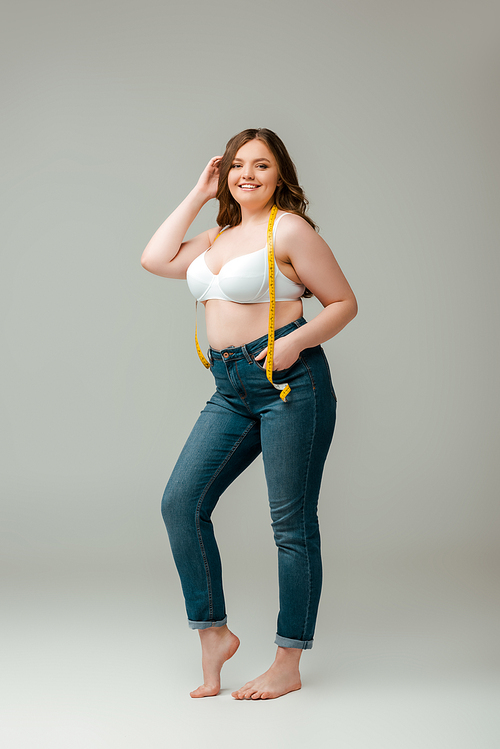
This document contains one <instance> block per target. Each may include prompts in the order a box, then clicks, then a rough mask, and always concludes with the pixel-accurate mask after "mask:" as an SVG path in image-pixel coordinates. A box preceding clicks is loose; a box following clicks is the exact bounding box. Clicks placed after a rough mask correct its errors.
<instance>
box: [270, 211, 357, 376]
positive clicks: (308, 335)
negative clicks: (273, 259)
mask: <svg viewBox="0 0 500 749" xmlns="http://www.w3.org/2000/svg"><path fill="white" fill-rule="evenodd" d="M279 228H280V232H279V259H280V260H281V261H283V262H286V263H289V264H290V265H291V266H292V268H293V270H294V271H295V273H296V274H297V276H298V277H299V279H300V281H301V282H302V283H303V284H304V285H305V286H306V287H307V288H308V289H309V290H310V291H312V293H313V294H314V296H316V297H317V298H318V299H319V301H320V302H321V304H322V305H323V307H324V309H323V310H322V311H321V312H320V313H319V315H317V316H316V317H315V318H313V319H312V320H311V321H310V322H308V323H306V325H302V326H301V327H300V328H297V330H294V331H293V333H290V334H289V335H287V336H284V337H283V338H279V339H278V340H277V341H276V343H275V349H274V361H273V364H274V369H276V370H278V369H286V368H287V367H290V366H291V365H292V364H293V363H294V362H295V361H296V359H297V358H298V356H299V354H300V352H301V351H303V350H304V349H306V348H311V347H312V346H317V345H318V344H320V343H324V342H325V341H328V340H329V339H330V338H333V336H335V335H337V333H339V332H340V331H341V330H342V328H344V327H345V326H346V325H347V323H348V322H350V321H351V320H352V319H353V318H354V317H355V316H356V314H357V311H358V305H357V301H356V297H355V296H354V293H353V291H352V289H351V287H350V286H349V283H348V282H347V279H346V277H345V276H344V274H343V273H342V271H341V269H340V266H339V264H338V263H337V261H336V259H335V257H334V255H333V253H332V251H331V249H330V247H329V246H328V245H327V243H326V242H325V241H324V239H322V238H321V237H320V235H319V234H318V233H317V232H315V231H314V229H313V228H312V227H311V226H310V224H308V223H307V221H305V220H304V219H302V218H301V217H300V216H294V215H292V216H289V217H288V218H287V220H286V221H282V222H280V227H279Z"/></svg>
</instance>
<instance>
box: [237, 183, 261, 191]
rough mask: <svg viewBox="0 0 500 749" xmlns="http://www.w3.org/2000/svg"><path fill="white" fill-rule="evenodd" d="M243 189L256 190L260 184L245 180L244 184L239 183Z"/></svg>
mask: <svg viewBox="0 0 500 749" xmlns="http://www.w3.org/2000/svg"><path fill="white" fill-rule="evenodd" d="M238 187H239V188H240V189H241V190H256V189H257V188H258V187H260V185H253V184H251V183H250V182H244V183H243V184H242V185H238Z"/></svg>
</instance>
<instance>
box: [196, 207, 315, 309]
mask: <svg viewBox="0 0 500 749" xmlns="http://www.w3.org/2000/svg"><path fill="white" fill-rule="evenodd" d="M290 215H293V214H290V213H282V214H281V215H280V216H278V218H277V219H276V221H275V222H274V228H273V242H274V240H275V236H276V227H277V226H278V223H279V222H280V220H281V218H282V217H283V216H290ZM227 228H228V227H227V226H225V227H224V229H222V231H224V230H225V229H227ZM212 246H213V245H212ZM209 249H210V247H209V248H208V249H207V250H205V252H203V253H202V254H201V255H198V257H197V258H195V259H194V260H193V262H192V263H191V265H190V266H189V268H188V269H187V273H186V278H187V282H188V286H189V290H190V292H191V294H192V295H193V296H194V297H195V299H196V300H197V301H198V302H206V301H207V300H208V299H223V300H225V301H228V302H239V303H240V304H255V303H257V302H269V266H268V255H267V246H266V247H263V248H262V249H261V250H257V251H256V252H250V253H247V254H246V255H241V256H240V257H235V258H233V259H232V260H229V261H228V262H227V263H225V265H223V266H222V268H221V269H220V271H219V273H212V271H211V270H210V268H209V267H208V265H207V263H206V260H205V255H206V253H207V252H208V250H209ZM274 275H275V279H274V280H275V287H276V301H277V302H292V301H296V300H297V299H300V297H301V296H302V294H303V293H304V291H305V288H306V287H305V286H304V285H303V284H298V283H295V281H291V280H290V279H289V278H287V277H286V276H285V275H284V274H283V273H282V272H281V271H280V269H279V267H278V264H277V263H275V274H274Z"/></svg>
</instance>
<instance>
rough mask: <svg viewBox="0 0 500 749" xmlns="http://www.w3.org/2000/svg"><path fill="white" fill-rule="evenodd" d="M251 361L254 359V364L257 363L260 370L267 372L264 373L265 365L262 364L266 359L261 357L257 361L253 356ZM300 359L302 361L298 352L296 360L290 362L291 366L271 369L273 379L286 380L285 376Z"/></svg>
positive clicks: (277, 380)
mask: <svg viewBox="0 0 500 749" xmlns="http://www.w3.org/2000/svg"><path fill="white" fill-rule="evenodd" d="M253 361H254V364H256V365H257V367H258V368H259V369H261V370H262V371H263V372H264V374H267V373H266V367H265V366H264V364H263V362H265V361H266V359H262V360H260V361H257V360H256V359H255V358H254V360H253ZM301 361H302V359H301V355H300V354H299V356H298V358H297V359H296V360H295V361H294V363H293V364H292V365H291V366H289V367H287V368H286V369H273V380H275V381H276V382H279V381H280V380H286V379H287V377H288V376H289V375H290V373H291V371H292V370H293V369H294V368H295V367H296V366H297V365H298V364H300V362H301Z"/></svg>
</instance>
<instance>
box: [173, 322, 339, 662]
mask: <svg viewBox="0 0 500 749" xmlns="http://www.w3.org/2000/svg"><path fill="white" fill-rule="evenodd" d="M305 322H306V321H305V320H304V318H300V319H299V320H296V321H294V322H292V323H290V324H289V325H286V326H284V327H283V328H280V329H278V330H277V331H276V334H275V335H276V338H280V337H281V336H284V335H287V334H288V333H290V332H291V331H292V330H295V329H296V328H297V327H299V326H300V325H304V324H305ZM266 346H267V336H263V337H262V338H259V339H257V340H255V341H252V342H251V343H247V344H246V345H244V346H241V347H238V348H235V347H232V346H231V347H229V348H227V349H223V350H221V351H216V350H214V349H210V350H209V360H210V364H211V371H212V374H213V376H214V378H215V383H216V387H217V389H216V391H215V393H214V394H213V396H212V397H211V398H210V400H209V401H208V402H207V404H206V406H205V408H204V409H203V411H202V412H201V414H200V416H199V418H198V420H197V422H196V424H195V426H194V428H193V430H192V432H191V434H190V436H189V437H188V440H187V442H186V444H185V446H184V449H183V450H182V452H181V455H180V456H179V459H178V461H177V463H176V465H175V468H174V470H173V472H172V475H171V477H170V479H169V482H168V484H167V487H166V489H165V493H164V495H163V501H162V515H163V519H164V521H165V525H166V528H167V532H168V536H169V540H170V545H171V548H172V553H173V556H174V561H175V564H176V567H177V570H178V572H179V576H180V579H181V585H182V590H183V593H184V598H185V602H186V611H187V616H188V623H189V626H190V627H191V628H192V629H205V628H207V627H218V626H222V625H223V624H225V623H226V621H227V616H226V609H225V603H224V594H223V588H222V568H221V561H220V557H219V551H218V548H217V543H216V541H215V536H214V531H213V526H212V521H211V519H210V518H211V514H212V512H213V510H214V508H215V506H216V504H217V501H218V499H219V497H220V495H221V494H222V492H224V491H225V490H226V489H227V487H228V486H229V485H230V484H231V482H232V481H234V479H235V478H236V477H237V476H239V475H240V474H241V472H242V471H243V470H244V469H245V468H247V466H249V465H250V463H252V461H253V460H255V458H256V457H257V456H258V455H259V453H261V452H262V457H263V461H264V469H265V476H266V482H267V488H268V494H269V505H270V510H271V519H272V528H273V533H274V540H275V543H276V546H277V548H278V578H279V605H280V609H279V615H278V623H277V635H276V640H275V642H276V644H277V645H280V646H282V647H290V648H302V649H308V648H311V647H312V644H313V635H314V629H315V624H316V616H317V611H318V605H319V599H320V592H321V581H322V567H321V553H320V535H319V526H318V515H317V506H318V495H319V490H320V484H321V477H322V473H323V466H324V463H325V459H326V456H327V453H328V450H329V447H330V443H331V440H332V437H333V430H334V427H335V415H336V405H337V400H336V397H335V392H334V389H333V385H332V382H331V378H330V371H329V367H328V363H327V361H326V357H325V354H324V352H323V349H322V348H321V346H315V347H313V348H308V349H305V350H304V351H302V352H301V354H300V356H299V358H298V360H297V361H296V362H295V363H294V364H293V365H292V366H291V367H290V368H288V369H285V370H278V371H276V372H274V373H273V380H274V381H275V382H277V383H280V382H288V383H289V385H290V387H291V393H290V394H289V395H288V396H287V399H286V402H283V401H282V400H281V399H280V397H279V391H278V390H276V389H275V388H274V387H273V386H272V385H271V383H270V382H269V381H268V380H267V377H266V373H265V370H264V368H263V366H262V363H261V362H257V361H255V358H254V357H255V356H256V355H257V354H258V353H260V352H261V351H262V350H263V349H264V348H265V347H266Z"/></svg>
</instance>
